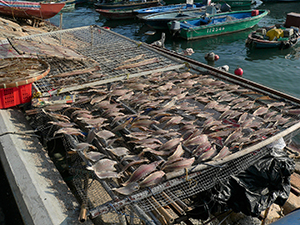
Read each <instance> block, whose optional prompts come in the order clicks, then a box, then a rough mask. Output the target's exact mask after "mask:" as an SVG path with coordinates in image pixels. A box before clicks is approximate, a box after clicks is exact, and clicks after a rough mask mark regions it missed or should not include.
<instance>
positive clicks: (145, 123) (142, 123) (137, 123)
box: [131, 120, 159, 128]
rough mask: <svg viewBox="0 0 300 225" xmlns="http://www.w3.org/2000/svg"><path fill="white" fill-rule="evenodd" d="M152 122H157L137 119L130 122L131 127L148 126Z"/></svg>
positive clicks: (156, 122)
mask: <svg viewBox="0 0 300 225" xmlns="http://www.w3.org/2000/svg"><path fill="white" fill-rule="evenodd" d="M153 124H156V125H157V124H159V122H158V121H156V120H138V121H135V122H133V123H132V124H131V128H134V127H150V126H151V125H153Z"/></svg>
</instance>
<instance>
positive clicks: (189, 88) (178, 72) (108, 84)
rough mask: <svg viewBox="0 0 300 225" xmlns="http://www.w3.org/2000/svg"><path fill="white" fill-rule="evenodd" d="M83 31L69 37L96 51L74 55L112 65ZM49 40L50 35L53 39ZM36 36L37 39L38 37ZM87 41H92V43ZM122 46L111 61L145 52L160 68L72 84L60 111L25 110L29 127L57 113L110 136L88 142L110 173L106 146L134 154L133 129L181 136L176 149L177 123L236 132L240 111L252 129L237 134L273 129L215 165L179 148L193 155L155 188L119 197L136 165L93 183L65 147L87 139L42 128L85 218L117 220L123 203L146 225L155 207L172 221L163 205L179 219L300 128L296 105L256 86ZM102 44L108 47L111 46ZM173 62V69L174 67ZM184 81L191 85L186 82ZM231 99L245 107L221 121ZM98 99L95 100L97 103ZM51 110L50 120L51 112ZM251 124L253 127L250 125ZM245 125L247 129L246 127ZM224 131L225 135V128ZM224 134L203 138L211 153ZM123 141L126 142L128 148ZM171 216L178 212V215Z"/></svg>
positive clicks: (82, 161)
mask: <svg viewBox="0 0 300 225" xmlns="http://www.w3.org/2000/svg"><path fill="white" fill-rule="evenodd" d="M89 29H92V30H93V29H96V30H98V29H99V28H95V27H88V28H84V30H85V31H87V33H88V34H89V35H90V36H92V37H93V38H92V39H90V38H87V39H84V38H85V37H86V36H85V35H84V32H80V29H75V30H71V33H72V34H74V33H76V35H77V36H76V37H77V38H78V40H79V41H87V40H90V43H91V42H92V43H93V44H92V46H93V47H95V46H98V48H93V49H94V51H90V49H91V48H90V49H88V48H81V49H79V51H80V53H81V54H82V55H84V56H87V57H89V58H90V59H92V60H95V61H96V62H97V63H99V62H100V61H101V60H104V61H105V60H108V61H109V60H111V61H114V62H115V61H116V60H117V59H115V58H116V53H115V52H113V51H112V52H111V53H110V51H107V50H106V51H107V52H108V53H107V54H105V55H104V53H106V51H105V50H103V49H101V48H99V46H101V39H100V40H98V39H96V38H94V37H95V36H96V35H95V33H93V32H90V33H89V31H90V30H89ZM100 30H101V32H100V33H97V35H99V34H101V33H104V34H105V35H108V36H109V35H113V33H112V32H110V31H106V30H102V29H100ZM66 32H69V31H66ZM77 32H78V33H77ZM51 35H52V36H53V34H51ZM51 35H50V36H51ZM54 36H55V37H56V40H60V42H61V43H63V42H64V40H62V39H58V38H57V37H60V38H61V37H64V35H60V33H55V35H54ZM42 37H44V36H42ZM39 38H41V37H40V36H39ZM119 39H120V40H122V41H123V42H124V40H126V38H123V37H120V36H119V35H116V38H115V40H116V41H117V42H118V40H119ZM91 40H92V41H91ZM66 43H68V42H66ZM94 43H97V45H95V44H94ZM69 45H70V44H69ZM128 45H130V46H126V47H124V49H127V50H128V52H132V55H130V56H129V57H128V56H127V55H121V57H124V58H121V60H120V59H118V60H120V61H124V60H127V59H130V58H133V57H136V56H138V55H140V54H148V55H149V58H150V57H152V56H155V57H159V58H160V59H161V60H162V61H161V62H164V63H162V64H161V65H159V66H158V68H163V69H159V70H157V67H149V68H146V69H144V68H143V67H141V68H143V70H142V72H140V71H138V70H137V69H134V70H133V71H129V70H128V71H127V72H128V73H129V72H130V75H128V76H126V80H124V77H123V76H122V74H121V75H120V74H118V75H117V79H113V77H111V76H109V77H105V78H109V79H105V80H103V81H102V82H98V81H97V80H96V82H93V84H94V85H96V86H95V88H92V87H89V86H84V85H80V86H76V89H66V91H67V90H70V91H72V90H77V89H80V95H79V96H78V101H77V102H75V103H73V104H72V106H66V105H61V108H57V109H53V108H51V106H49V107H47V106H46V107H44V109H43V111H42V110H40V109H33V110H29V111H28V114H33V115H36V116H34V118H33V123H32V124H34V126H38V125H41V126H45V127H46V126H49V125H48V123H47V122H46V121H47V120H49V121H60V119H59V116H58V115H60V116H62V115H63V116H66V117H67V118H69V119H70V121H69V122H75V123H76V126H77V127H79V128H80V129H81V130H82V132H84V133H90V132H94V131H99V130H109V131H113V132H114V133H115V135H116V136H117V137H116V139H115V140H114V142H112V144H111V145H108V143H107V142H106V141H103V140H102V139H101V138H95V139H94V141H93V142H92V143H93V145H94V146H95V147H96V148H97V151H99V152H100V153H102V154H104V157H105V158H109V159H112V160H116V161H117V162H118V164H117V166H116V168H117V171H118V172H120V171H121V170H122V168H124V165H122V164H119V163H120V161H121V159H122V157H123V156H115V155H114V154H112V153H111V152H110V150H111V148H112V149H114V148H117V147H120V146H126V148H128V150H129V151H130V154H132V155H134V154H135V155H137V154H139V153H141V151H143V150H144V149H145V147H146V146H143V147H140V146H139V145H141V144H140V143H134V140H135V138H134V137H130V136H128V135H131V134H133V133H135V132H141V133H144V134H151V135H152V134H154V133H155V132H156V131H166V132H167V133H172V132H174V133H172V135H169V136H168V135H166V133H164V134H163V133H161V134H160V135H159V136H158V137H156V138H158V139H159V141H161V142H162V143H166V142H167V141H169V140H172V139H174V138H178V137H184V138H183V140H182V141H181V142H182V143H183V144H184V139H185V140H186V138H187V137H188V136H187V134H186V133H185V132H183V131H184V129H183V126H184V125H186V124H189V123H190V124H191V125H195V127H194V128H193V129H194V130H193V132H191V133H190V134H192V133H194V132H196V131H200V133H203V134H205V135H208V136H209V135H211V134H212V133H214V132H215V131H214V130H212V129H211V127H212V126H208V127H206V126H207V120H208V118H209V117H213V119H214V120H221V121H222V123H223V125H228V127H231V128H236V127H240V126H246V125H245V124H244V125H242V123H241V122H240V121H239V118H240V117H241V115H243V114H244V113H247V114H245V115H247V116H246V117H245V118H244V121H245V119H250V120H249V122H251V123H252V122H253V126H249V127H247V129H243V130H244V131H243V136H245V137H246V136H250V135H253V133H255V132H256V131H259V130H260V129H268V128H270V127H273V128H274V130H269V131H268V132H267V130H265V131H266V132H264V133H263V134H259V133H257V137H256V136H255V137H256V138H255V139H254V138H253V139H252V140H251V141H249V142H247V141H244V142H245V143H244V144H243V145H242V144H241V143H239V144H238V143H235V144H234V145H233V144H232V143H229V144H228V147H229V148H230V150H231V154H230V155H227V156H226V157H223V158H222V159H220V160H214V159H213V157H211V158H208V159H207V160H199V156H195V155H193V152H194V151H195V147H191V148H190V147H188V146H185V148H184V154H183V157H184V158H186V159H188V158H191V157H195V158H196V160H197V163H194V164H193V165H192V166H190V165H189V166H186V167H184V168H181V169H179V170H176V171H174V172H169V173H166V175H165V177H164V180H163V181H161V182H160V183H159V184H157V185H154V186H152V187H148V188H143V189H140V190H139V191H135V192H133V193H130V194H128V195H127V196H124V195H122V194H119V193H118V192H116V191H115V188H118V187H121V185H120V184H122V182H124V181H125V180H127V179H128V177H129V176H130V174H132V173H133V172H134V171H135V170H136V169H137V168H138V165H135V166H134V168H130V171H128V173H127V174H126V175H125V178H123V179H121V178H117V179H115V178H108V179H100V178H99V177H97V175H96V174H95V173H94V172H93V171H89V170H86V166H91V165H93V164H94V163H93V162H91V161H89V160H88V159H87V157H86V155H85V152H84V151H78V152H77V153H78V154H75V155H74V154H71V155H69V152H71V149H72V148H74V146H76V142H77V143H78V142H86V141H87V137H86V136H85V137H81V136H79V137H78V136H74V135H70V134H63V135H59V136H54V132H55V131H57V130H59V129H60V128H59V127H58V126H57V125H53V126H50V127H51V128H50V130H47V131H45V133H44V134H43V135H44V136H45V139H46V140H53V139H56V138H62V139H63V140H64V141H63V143H64V147H65V150H66V155H67V158H69V159H70V165H69V166H70V172H72V173H73V175H74V178H75V179H74V185H75V187H76V189H77V192H78V194H79V196H80V198H81V200H82V202H86V201H87V203H86V204H87V205H88V209H89V213H90V216H91V217H92V218H95V217H97V216H99V215H105V214H107V213H118V214H119V215H124V214H123V213H124V212H123V210H124V206H126V209H127V210H128V207H127V206H130V208H132V209H134V210H133V211H134V212H135V213H136V214H137V216H138V217H139V218H141V219H143V220H146V221H147V222H148V223H149V224H155V223H154V222H153V221H154V220H155V219H157V216H153V215H152V214H153V212H154V211H155V210H161V211H160V213H161V214H163V217H165V219H166V220H172V218H173V217H172V216H170V215H169V214H168V213H167V212H166V211H165V210H164V209H162V207H163V206H166V205H176V204H177V205H178V206H179V208H180V209H181V210H183V214H184V211H188V210H189V207H190V206H191V205H190V204H192V203H190V202H189V201H188V200H187V199H188V198H189V197H191V196H193V195H197V194H199V193H200V192H203V191H207V190H209V189H212V188H213V187H214V186H215V185H217V184H219V183H222V182H223V181H226V180H227V179H228V178H229V177H230V176H231V175H234V174H238V173H239V172H241V171H243V170H245V169H246V168H248V167H249V166H251V165H253V164H254V163H255V162H256V161H257V160H258V159H259V158H261V157H263V156H265V155H267V154H269V148H268V147H266V146H267V145H268V144H270V143H272V142H274V141H276V140H278V139H279V138H282V137H284V138H285V140H286V141H289V139H290V138H292V136H293V135H295V133H296V132H297V130H298V128H299V127H300V124H299V116H298V115H299V114H298V113H297V110H298V109H299V102H296V101H295V102H293V101H290V100H285V99H282V96H280V95H278V96H277V95H276V93H275V92H272V93H270V95H268V93H267V92H266V91H263V92H260V91H259V90H258V89H257V88H256V87H252V86H251V85H249V84H247V83H244V84H243V85H241V86H240V85H237V84H236V82H232V83H231V82H230V81H228V80H227V81H226V82H225V81H223V80H222V79H221V78H218V77H217V78H216V76H215V75H216V74H214V75H213V76H212V75H211V74H210V73H208V72H203V71H202V72H201V71H199V70H198V69H197V68H196V67H193V66H192V65H190V67H189V68H187V67H183V65H184V64H183V63H182V61H178V60H175V59H173V57H165V55H164V54H160V53H159V52H156V51H150V50H149V49H148V48H147V47H145V48H144V47H143V48H141V46H139V45H138V44H137V43H134V42H132V41H128ZM87 46H89V45H88V44H87V45H85V47H87ZM90 46H91V45H90ZM107 46H108V45H107ZM107 46H106V47H107ZM122 46H124V45H122ZM110 47H111V49H115V50H116V48H115V47H116V45H112V46H110ZM108 61H106V62H108ZM176 63H178V64H177V65H175V64H176ZM104 64H105V63H104ZM107 64H108V63H107ZM107 64H106V65H107ZM119 64H120V62H119V61H118V62H117V63H112V64H109V65H110V66H109V67H105V66H104V65H101V68H102V69H103V70H107V71H109V70H110V71H111V70H112V69H113V68H115V67H116V66H118V65H119ZM170 64H172V65H175V67H167V68H166V69H165V65H170ZM141 68H140V69H141ZM187 71H188V72H187ZM125 73H126V72H125ZM132 75H134V76H132ZM141 75H147V76H141ZM84 76H85V75H84V74H81V75H80V76H79V77H80V78H82V77H84ZM191 81H192V83H190V82H191ZM170 82H171V83H170ZM168 84H170V85H171V86H169V85H168ZM172 84H173V85H172ZM180 88H181V89H180ZM124 89H126V90H127V91H126V93H131V95H130V96H129V97H128V98H125V97H124V96H126V94H116V93H115V92H114V91H118V90H124ZM172 91H173V92H172ZM177 91H179V92H177ZM224 91H225V92H226V94H228V95H229V96H232V100H224V99H222V98H220V97H221V96H223V95H225V93H224ZM170 93H172V94H170ZM100 96H104V97H105V98H103V99H102V100H101V101H103V103H104V104H103V105H100V104H97V102H95V103H92V100H93V99H95V98H96V97H100ZM104 99H105V100H104ZM233 99H239V100H241V101H244V102H246V101H248V103H247V104H246V107H245V106H240V107H238V108H236V109H234V110H233V112H235V113H237V114H234V113H233V114H228V115H226V116H225V115H224V113H225V112H226V111H228V110H229V109H228V108H226V106H227V105H230V103H232V101H234V100H233ZM242 99H243V100H242ZM101 101H99V102H98V103H101ZM212 103H216V104H212ZM276 103H278V104H276ZM235 104H237V103H235ZM235 104H232V105H231V106H230V107H231V108H233V106H234V105H235ZM109 106H112V107H113V106H116V108H117V110H116V114H114V113H113V112H114V111H110V110H109V109H110V108H109ZM260 107H262V108H267V111H268V112H270V113H271V112H272V113H273V115H272V116H271V117H270V118H273V119H270V118H268V119H267V117H266V113H263V114H259V113H258V112H257V113H256V110H257V109H259V108H260ZM78 108H80V109H82V110H85V112H86V111H88V112H87V114H89V116H91V117H92V118H104V119H106V120H107V121H106V122H105V123H104V124H100V123H99V124H97V126H92V127H91V126H89V127H86V125H87V124H88V122H82V119H77V117H76V116H74V115H73V116H72V113H74V112H75V111H76V110H79V109H78ZM116 108H113V109H116ZM164 109H165V110H164ZM160 110H161V111H160ZM155 111H157V112H158V113H159V112H162V114H158V115H159V116H157V115H156V114H154V116H153V115H151V112H152V113H153V112H155ZM54 113H55V114H56V115H54ZM118 113H119V114H118ZM122 114H123V115H122ZM200 114H201V115H200ZM254 114H256V115H254ZM150 115H151V116H150ZM147 116H150V117H147ZM178 116H181V117H182V119H181V120H183V121H185V122H186V123H182V122H178V123H177V122H174V123H171V124H168V125H167V123H168V122H169V121H170V120H171V118H172V117H178ZM276 116H277V117H276ZM46 117H47V119H46ZM163 117H165V118H166V120H161V121H160V118H163ZM168 117H169V118H168ZM142 118H144V119H145V118H146V119H148V120H152V121H155V123H154V124H155V125H153V124H152V125H149V126H147V127H146V128H145V127H142V126H141V127H135V128H134V127H133V126H132V123H131V121H130V119H132V121H135V120H138V119H141V120H142ZM83 121H84V120H83ZM255 123H258V124H259V125H257V124H256V125H255ZM45 124H47V125H45ZM228 127H226V126H225V128H219V129H218V130H222V129H227V128H228ZM248 128H249V129H250V130H248ZM190 129H192V128H190ZM247 130H248V131H247ZM231 131H232V132H233V130H231ZM232 132H231V133H232ZM200 133H199V134H200ZM229 135H230V133H228V134H226V135H223V136H222V135H221V134H219V135H218V136H217V137H218V138H216V137H214V136H209V140H210V141H213V143H214V144H215V145H216V146H217V150H218V152H219V151H220V149H221V146H222V145H223V144H224V141H225V139H226V137H227V136H229ZM145 139H147V138H145ZM130 142H132V143H133V144H130ZM146 148H147V147H146ZM155 148H157V147H153V149H155ZM109 149H110V150H109ZM170 154H171V153H170ZM145 156H146V158H147V159H148V160H149V161H150V162H151V161H152V162H153V161H157V160H164V161H167V160H168V156H169V155H166V156H164V155H163V156H160V155H156V154H155V153H154V152H151V151H150V152H147V153H146V154H145ZM87 173H89V174H90V175H89V178H88V182H87V183H88V184H89V185H88V188H87V189H86V184H85V182H86V181H85V179H87V178H86V174H87ZM212 178H214V179H212ZM103 189H104V190H103ZM102 190H103V191H104V193H105V195H107V196H108V195H109V198H108V199H107V201H106V202H104V203H103V198H99V196H101V197H102V196H104V195H103V192H102ZM177 214H180V210H179V213H178V212H177Z"/></svg>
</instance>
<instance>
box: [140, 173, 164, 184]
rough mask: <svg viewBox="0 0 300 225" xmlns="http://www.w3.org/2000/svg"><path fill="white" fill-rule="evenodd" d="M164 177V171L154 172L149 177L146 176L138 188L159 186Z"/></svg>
mask: <svg viewBox="0 0 300 225" xmlns="http://www.w3.org/2000/svg"><path fill="white" fill-rule="evenodd" d="M164 175H165V172H164V171H161V170H160V171H156V172H154V173H152V174H150V175H149V176H147V177H146V178H145V179H144V180H142V181H141V182H139V186H140V187H151V186H154V185H157V184H159V183H160V182H161V181H162V180H163V176H164Z"/></svg>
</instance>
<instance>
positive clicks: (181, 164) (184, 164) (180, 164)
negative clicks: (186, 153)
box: [162, 157, 195, 172]
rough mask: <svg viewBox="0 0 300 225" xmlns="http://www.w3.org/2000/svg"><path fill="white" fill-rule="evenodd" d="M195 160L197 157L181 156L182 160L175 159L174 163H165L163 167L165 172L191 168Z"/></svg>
mask: <svg viewBox="0 0 300 225" xmlns="http://www.w3.org/2000/svg"><path fill="white" fill-rule="evenodd" d="M194 162H195V158H194V157H192V158H189V159H187V158H180V160H178V161H175V162H174V163H171V164H167V165H164V167H163V168H162V170H164V171H165V172H173V171H176V170H181V169H184V168H189V167H190V166H192V165H193V163H194Z"/></svg>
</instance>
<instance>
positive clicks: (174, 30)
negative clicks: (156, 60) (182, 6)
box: [170, 20, 180, 36]
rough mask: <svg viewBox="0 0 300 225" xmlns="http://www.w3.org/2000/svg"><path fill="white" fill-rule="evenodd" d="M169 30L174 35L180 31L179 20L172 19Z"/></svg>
mask: <svg viewBox="0 0 300 225" xmlns="http://www.w3.org/2000/svg"><path fill="white" fill-rule="evenodd" d="M170 30H171V32H172V35H173V36H174V35H175V34H176V33H177V32H178V31H180V22H179V21H177V20H174V21H172V23H171V29H170Z"/></svg>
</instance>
